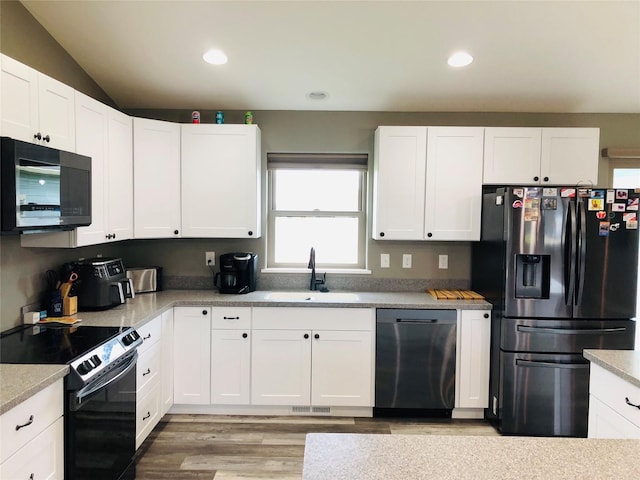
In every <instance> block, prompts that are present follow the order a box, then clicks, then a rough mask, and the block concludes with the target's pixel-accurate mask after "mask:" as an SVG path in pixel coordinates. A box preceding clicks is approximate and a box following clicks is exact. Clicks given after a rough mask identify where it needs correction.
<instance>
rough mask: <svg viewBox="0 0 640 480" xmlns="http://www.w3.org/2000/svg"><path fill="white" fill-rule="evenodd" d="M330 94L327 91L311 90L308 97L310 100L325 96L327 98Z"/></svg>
mask: <svg viewBox="0 0 640 480" xmlns="http://www.w3.org/2000/svg"><path fill="white" fill-rule="evenodd" d="M328 96H329V94H328V93H327V92H320V91H318V92H309V93H308V94H307V98H309V99H310V100H324V99H325V98H327V97H328Z"/></svg>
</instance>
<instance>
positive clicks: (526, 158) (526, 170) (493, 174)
mask: <svg viewBox="0 0 640 480" xmlns="http://www.w3.org/2000/svg"><path fill="white" fill-rule="evenodd" d="M541 142H542V129H540V128H510V127H504V128H501V127H487V128H485V129H484V172H483V182H484V183H487V184H496V185H521V184H522V185H526V184H531V183H539V181H540V148H541Z"/></svg>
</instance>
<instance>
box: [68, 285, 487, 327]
mask: <svg viewBox="0 0 640 480" xmlns="http://www.w3.org/2000/svg"><path fill="white" fill-rule="evenodd" d="M274 293H275V294H276V295H275V296H276V297H277V298H275V299H274V298H270V297H271V296H273V294H274ZM290 293H292V298H291V299H284V298H282V295H283V294H282V292H270V291H255V292H251V293H247V294H243V295H231V294H220V293H218V292H216V291H213V290H165V291H161V292H156V293H141V294H138V295H136V296H135V298H133V299H128V300H127V303H126V304H124V305H120V306H118V307H115V308H112V309H109V310H104V311H101V312H80V313H79V314H78V318H80V319H82V322H83V323H82V324H83V325H98V326H124V327H128V326H132V327H136V326H140V325H143V324H144V323H146V322H147V321H149V320H151V319H153V318H155V317H156V316H158V315H159V314H161V313H162V312H164V311H165V310H168V309H170V308H173V307H175V306H188V305H197V306H220V307H307V308H313V307H342V308H422V309H440V308H442V309H475V310H490V309H491V304H490V303H488V302H485V301H484V300H436V299H435V298H433V297H432V296H431V295H429V294H428V293H420V292H333V291H332V292H330V293H329V294H323V293H321V292H311V291H305V290H299V291H296V292H290ZM332 293H333V294H337V297H336V295H334V296H332ZM343 294H347V295H345V297H349V298H344V297H343V298H341V297H340V295H343ZM323 295H326V297H323ZM352 295H355V296H356V298H351V297H352ZM296 296H297V297H298V298H293V297H296ZM305 298H312V300H305Z"/></svg>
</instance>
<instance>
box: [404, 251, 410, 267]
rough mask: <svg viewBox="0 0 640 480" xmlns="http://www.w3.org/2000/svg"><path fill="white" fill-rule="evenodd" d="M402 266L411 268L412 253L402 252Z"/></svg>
mask: <svg viewBox="0 0 640 480" xmlns="http://www.w3.org/2000/svg"><path fill="white" fill-rule="evenodd" d="M402 268H411V254H410V253H403V254H402Z"/></svg>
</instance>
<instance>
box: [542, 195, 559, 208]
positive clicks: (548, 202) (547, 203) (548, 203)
mask: <svg viewBox="0 0 640 480" xmlns="http://www.w3.org/2000/svg"><path fill="white" fill-rule="evenodd" d="M542 209H543V210H557V209H558V199H557V198H543V199H542Z"/></svg>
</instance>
